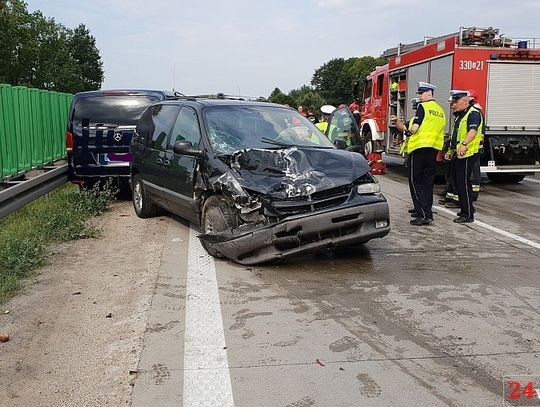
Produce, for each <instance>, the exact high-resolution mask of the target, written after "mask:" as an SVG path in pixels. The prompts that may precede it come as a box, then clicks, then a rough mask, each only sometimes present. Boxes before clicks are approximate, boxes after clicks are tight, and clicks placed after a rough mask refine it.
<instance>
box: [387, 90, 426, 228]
mask: <svg viewBox="0 0 540 407" xmlns="http://www.w3.org/2000/svg"><path fill="white" fill-rule="evenodd" d="M419 104H420V98H413V99H411V107H412V110H413V111H414V112H415V113H416V110H417V109H418V105H419ZM414 119H415V117H412V118H411V119H409V121H408V123H407V124H405V123H403V122H402V121H401V119H400V118H399V117H397V116H396V115H392V116H390V121H391V122H394V123H395V126H396V128H397V129H398V131H400V132H402V133H403V134H405V133H406V132H407V130H410V129H411V128H412V125H413V122H414ZM408 144H409V138H408V137H407V136H405V138H404V139H403V141H402V142H401V147H400V149H399V153H400V154H403V156H404V158H405V167H406V168H409V154H407V146H408ZM407 178H409V174H408V173H407ZM409 186H410V183H409ZM412 195H413V193H412V190H411V196H412ZM409 213H410V214H411V216H412V217H413V218H417V217H418V212H416V209H415V208H412V209H409Z"/></svg>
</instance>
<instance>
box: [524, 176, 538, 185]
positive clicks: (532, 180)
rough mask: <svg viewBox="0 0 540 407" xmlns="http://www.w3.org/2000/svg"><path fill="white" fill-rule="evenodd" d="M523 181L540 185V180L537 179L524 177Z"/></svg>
mask: <svg viewBox="0 0 540 407" xmlns="http://www.w3.org/2000/svg"><path fill="white" fill-rule="evenodd" d="M523 180H524V181H529V182H535V183H537V184H540V180H539V179H534V178H529V177H525V178H523Z"/></svg>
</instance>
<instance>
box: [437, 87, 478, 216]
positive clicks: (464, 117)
mask: <svg viewBox="0 0 540 407" xmlns="http://www.w3.org/2000/svg"><path fill="white" fill-rule="evenodd" d="M450 95H451V96H450V97H451V98H452V99H453V101H454V104H453V108H454V111H455V112H456V114H457V117H456V120H455V122H454V128H453V131H452V138H451V142H450V149H449V150H448V151H447V152H446V154H445V158H446V159H447V160H448V159H451V160H452V164H453V167H452V168H453V171H452V172H453V176H454V185H455V187H456V189H457V191H456V192H457V195H458V197H459V206H460V212H459V213H458V217H457V218H456V219H454V222H456V223H470V222H474V207H473V204H472V203H473V196H472V183H471V173H472V170H473V168H474V164H475V161H476V160H477V159H478V148H479V146H480V138H481V136H482V127H483V120H482V115H481V114H480V112H479V111H478V110H477V109H476V108H475V107H474V106H472V105H471V104H470V100H471V98H470V96H469V92H468V91H465V90H452V91H450Z"/></svg>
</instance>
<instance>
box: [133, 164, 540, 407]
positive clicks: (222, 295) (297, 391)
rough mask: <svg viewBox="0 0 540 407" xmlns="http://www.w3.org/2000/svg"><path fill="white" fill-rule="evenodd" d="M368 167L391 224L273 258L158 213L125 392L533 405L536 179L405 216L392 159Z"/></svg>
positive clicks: (176, 398) (189, 401)
mask: <svg viewBox="0 0 540 407" xmlns="http://www.w3.org/2000/svg"><path fill="white" fill-rule="evenodd" d="M379 180H380V182H381V186H382V190H383V193H384V194H385V196H386V197H387V199H388V201H389V204H390V210H391V225H392V231H391V233H390V234H389V235H388V236H387V237H385V238H383V239H379V240H374V241H371V242H369V243H367V244H366V245H364V246H359V247H355V248H350V249H346V250H340V251H337V252H332V251H328V252H324V253H319V254H315V255H309V256H305V257H302V258H297V259H294V260H291V261H289V262H286V263H279V264H276V265H267V266H260V267H246V266H240V265H237V264H234V263H231V262H227V261H220V260H216V261H214V259H212V258H211V257H209V256H208V255H207V254H206V253H205V252H204V250H203V249H202V248H201V246H200V243H199V242H198V239H197V238H196V235H197V232H196V231H194V230H192V229H190V227H189V225H188V224H187V223H183V222H182V221H180V220H179V219H177V218H170V220H169V222H168V223H167V224H166V225H163V226H164V233H166V234H167V238H166V242H167V243H166V247H165V248H164V250H163V254H162V257H161V264H160V267H159V277H158V281H157V285H156V288H155V294H154V296H153V300H152V305H151V308H150V312H149V316H148V321H147V327H146V334H145V339H144V349H143V351H142V357H141V360H140V363H139V368H138V378H137V381H136V383H135V389H134V396H133V405H134V406H150V405H152V406H179V405H184V406H245V407H251V406H256V407H264V406H269V407H270V406H272V407H274V406H289V407H307V406H332V407H333V406H417V407H419V406H503V405H540V399H538V398H537V395H536V394H534V397H532V398H530V399H527V394H528V393H526V392H525V393H522V390H523V389H524V388H525V386H526V384H527V383H529V382H532V383H533V384H534V385H535V386H536V387H538V388H540V339H539V337H540V315H539V314H540V219H539V214H540V199H539V198H540V184H539V183H537V182H533V181H523V182H522V183H521V184H518V185H511V186H508V185H506V186H495V185H492V184H489V183H484V184H483V185H482V192H481V195H480V200H479V202H478V204H477V214H476V219H477V222H476V223H474V224H468V225H458V224H455V223H453V222H452V219H453V218H454V215H453V212H454V213H455V212H457V211H456V210H453V211H450V210H448V209H445V208H439V207H436V210H437V214H436V215H435V222H434V224H433V225H431V226H429V227H415V226H412V225H410V224H409V220H410V217H409V214H408V213H407V209H408V208H409V207H410V203H409V197H408V195H409V193H408V186H407V183H406V179H405V177H404V175H403V171H401V170H400V169H399V168H391V169H390V172H389V174H387V175H384V176H380V177H379ZM437 191H438V192H439V191H440V187H438V188H437ZM435 202H436V201H435ZM165 229H166V230H165ZM510 382H513V383H510ZM518 385H519V388H518ZM510 395H513V396H514V397H515V396H519V398H521V400H510V399H509V397H510ZM511 403H514V404H511Z"/></svg>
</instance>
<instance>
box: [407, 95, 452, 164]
mask: <svg viewBox="0 0 540 407" xmlns="http://www.w3.org/2000/svg"><path fill="white" fill-rule="evenodd" d="M421 105H422V107H423V108H424V120H422V124H421V125H420V127H419V128H418V131H417V132H416V133H415V134H413V135H412V136H411V137H410V138H409V142H408V143H407V152H408V153H409V154H410V153H412V152H413V151H414V150H417V149H419V148H424V147H432V148H434V149H436V150H442V148H443V145H444V128H445V127H446V116H445V114H444V110H443V109H442V107H441V106H439V104H438V103H437V102H436V101H434V100H428V101H427V102H422V103H421Z"/></svg>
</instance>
